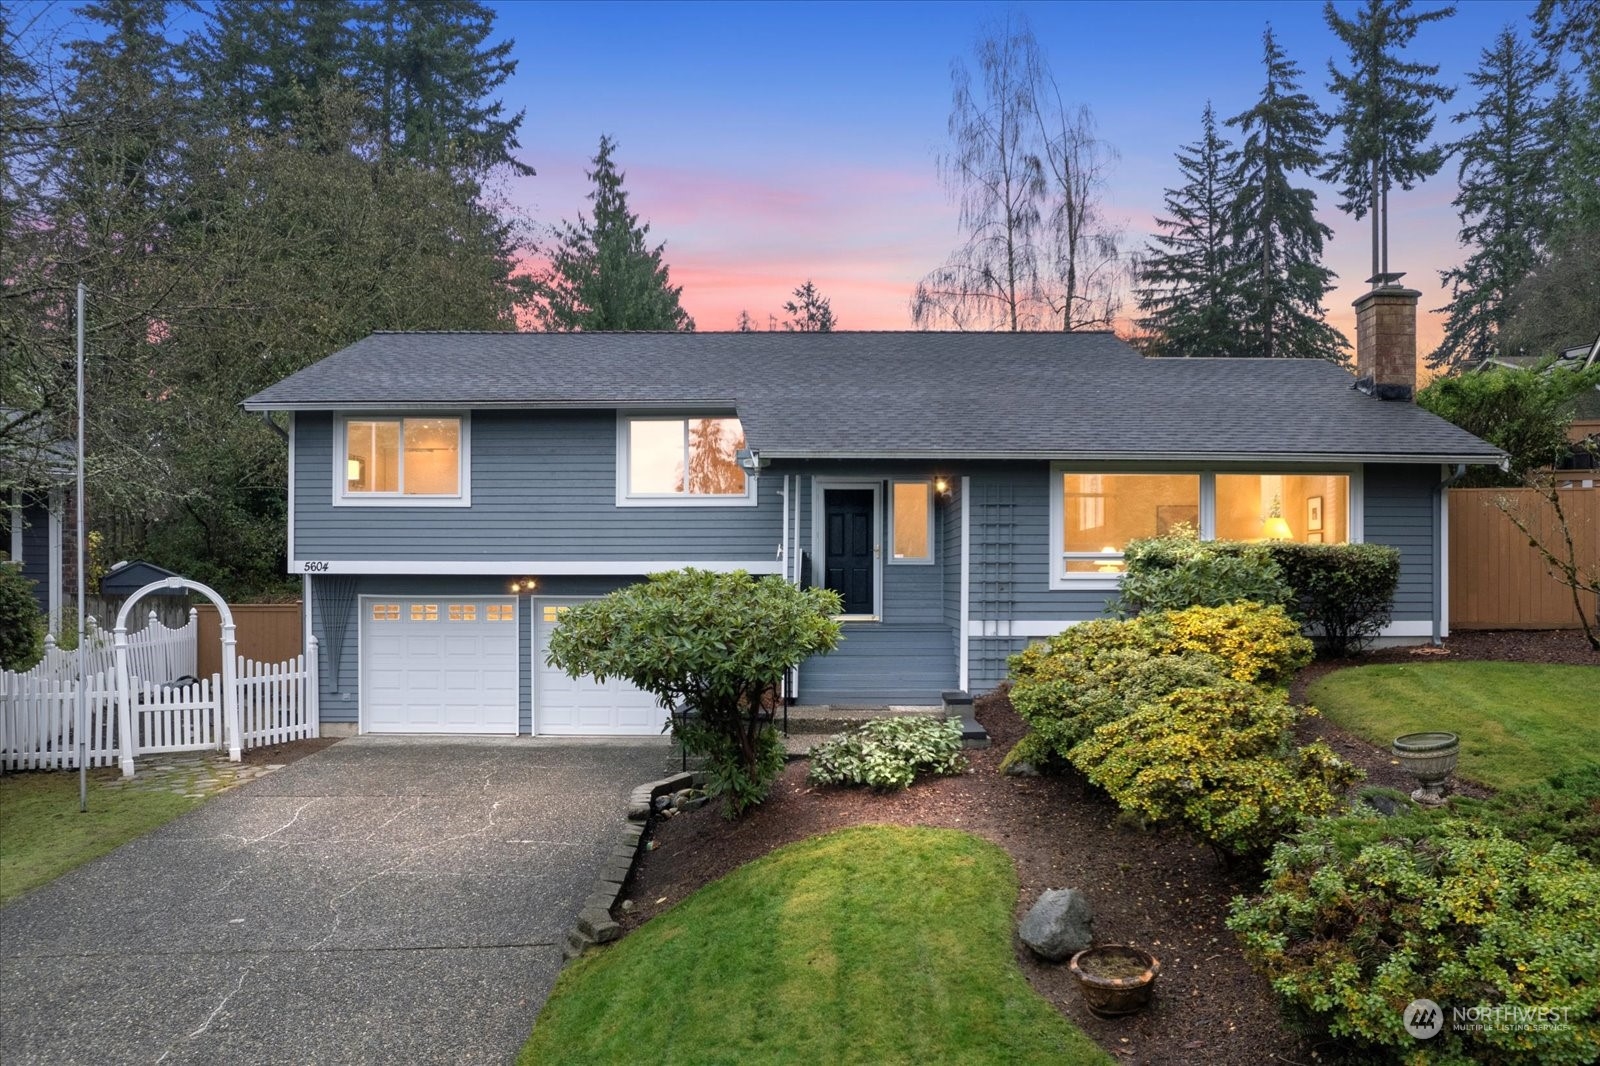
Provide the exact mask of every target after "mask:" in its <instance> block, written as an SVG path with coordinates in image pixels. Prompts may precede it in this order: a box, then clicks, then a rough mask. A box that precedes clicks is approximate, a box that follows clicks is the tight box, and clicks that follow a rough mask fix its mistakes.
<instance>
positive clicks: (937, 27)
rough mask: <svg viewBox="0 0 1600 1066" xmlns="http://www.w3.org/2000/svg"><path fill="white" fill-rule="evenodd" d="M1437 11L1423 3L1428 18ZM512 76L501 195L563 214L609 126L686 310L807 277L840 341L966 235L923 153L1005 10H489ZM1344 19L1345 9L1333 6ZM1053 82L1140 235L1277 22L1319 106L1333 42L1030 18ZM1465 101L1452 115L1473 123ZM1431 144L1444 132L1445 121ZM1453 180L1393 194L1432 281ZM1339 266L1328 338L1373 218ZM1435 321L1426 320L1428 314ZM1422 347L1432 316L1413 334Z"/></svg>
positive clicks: (1427, 300)
mask: <svg viewBox="0 0 1600 1066" xmlns="http://www.w3.org/2000/svg"><path fill="white" fill-rule="evenodd" d="M1437 6H1440V5H1437V4H1432V3H1427V2H1423V3H1419V4H1418V7H1419V8H1421V9H1423V10H1427V9H1431V8H1433V7H1437ZM497 7H498V9H499V11H500V26H501V29H502V30H503V31H504V32H505V33H506V34H507V35H509V36H512V37H514V38H515V39H516V42H517V47H516V50H515V54H516V56H517V57H518V59H519V60H520V63H521V66H520V68H519V70H518V73H517V76H516V77H515V79H514V80H513V82H512V83H511V84H510V85H509V86H508V89H509V92H508V94H507V98H508V100H509V101H512V102H514V103H515V104H516V106H519V107H525V108H526V109H527V112H528V116H527V122H526V124H525V126H524V131H523V138H522V141H523V146H524V152H525V155H526V158H527V159H528V161H529V162H531V163H532V164H533V165H534V166H536V167H537V168H538V169H539V175H538V176H537V177H535V178H531V179H527V180H525V181H520V182H518V183H516V185H515V186H514V188H513V190H512V192H513V196H514V198H515V199H516V200H517V201H518V202H519V203H521V204H523V205H524V206H526V207H527V208H529V209H530V210H531V211H532V213H533V214H534V216H535V217H536V218H537V219H538V220H539V221H541V222H553V221H556V220H557V219H559V218H561V217H568V216H571V215H572V214H574V213H575V212H576V211H577V210H578V209H580V208H581V207H582V205H583V196H584V193H585V191H586V187H585V181H584V177H583V171H584V167H585V165H586V163H587V160H588V158H589V157H591V156H592V155H593V153H594V148H595V144H596V142H597V141H598V138H599V135H600V133H601V132H606V133H609V134H611V135H612V136H613V137H615V138H616V139H617V140H618V141H619V142H620V151H619V155H618V157H619V159H620V161H621V164H622V166H623V168H624V169H625V170H626V171H627V174H628V188H629V190H630V194H631V196H632V200H633V203H634V205H635V208H636V210H638V211H639V212H640V214H641V215H642V216H643V217H644V218H646V219H648V220H649V221H650V222H651V223H652V236H653V237H655V238H657V239H665V240H666V241H667V256H668V261H669V263H670V264H671V265H672V267H673V271H674V276H675V279H676V280H678V281H681V282H682V283H683V284H684V286H685V290H684V303H685V305H686V306H687V307H688V309H689V310H690V312H691V313H692V314H694V315H695V317H696V320H697V323H698V324H699V326H700V328H702V329H727V328H731V327H732V326H733V324H734V319H735V316H736V315H737V313H738V310H739V309H740V308H741V307H744V308H748V309H749V310H750V311H751V312H752V313H753V314H755V315H756V316H757V317H758V319H763V320H764V318H765V315H766V314H767V313H769V312H777V311H778V310H779V308H780V305H781V304H782V302H783V299H784V298H785V297H786V295H787V293H788V290H789V289H791V288H793V287H794V285H796V284H798V283H799V282H800V281H802V280H804V279H805V278H806V277H812V278H814V279H815V280H816V281H817V283H818V285H819V287H820V288H821V289H822V291H823V292H824V293H825V294H827V295H829V296H830V297H831V298H832V300H833V304H834V308H835V311H836V312H837V313H838V315H839V317H840V319H841V322H842V324H843V326H844V327H845V328H852V327H855V328H903V327H905V326H907V325H908V324H909V318H908V312H907V303H908V298H909V295H910V291H911V288H912V286H913V285H914V284H915V283H916V281H917V279H918V278H919V277H921V276H922V275H923V274H924V273H925V272H927V271H928V270H930V269H932V268H933V267H934V266H936V265H937V264H938V263H939V262H940V261H941V260H942V259H943V258H944V256H945V255H946V254H947V253H948V251H949V250H950V249H951V248H952V247H953V246H954V245H955V243H956V241H957V239H958V238H957V231H956V225H955V209H954V207H953V206H952V205H951V204H950V202H949V201H948V199H947V197H946V196H945V194H944V191H943V190H942V189H941V187H940V185H939V183H938V181H937V177H936V174H935V170H934V162H933V160H934V156H935V154H936V153H937V152H938V151H939V150H940V149H941V148H942V147H943V145H944V144H945V141H946V132H945V124H946V120H947V118H948V116H949V109H950V64H951V61H952V60H954V59H956V58H958V57H960V58H963V59H965V58H966V57H967V56H969V55H970V53H971V50H972V44H973V41H974V39H975V38H976V36H977V34H978V32H979V30H980V28H981V27H982V26H983V25H984V23H985V22H986V21H988V20H993V19H995V18H997V17H1003V15H1004V14H1005V12H1006V10H1007V7H1005V6H1003V5H996V4H973V3H949V4H850V3H834V4H738V3H725V4H631V3H627V4H603V5H597V4H565V3H548V4H547V3H504V4H500V5H497ZM1339 7H1340V9H1341V10H1342V11H1345V12H1346V13H1347V14H1352V13H1353V12H1354V10H1355V9H1356V5H1355V4H1351V3H1341V4H1340V5H1339ZM1532 8H1533V4H1532V3H1531V2H1526V3H1524V2H1490V0H1480V2H1476V3H1473V2H1468V3H1463V4H1461V5H1460V6H1459V10H1458V11H1457V14H1456V15H1455V17H1454V18H1452V19H1449V20H1446V21H1445V22H1443V23H1435V24H1432V25H1429V26H1427V27H1425V28H1424V30H1423V32H1422V34H1421V35H1420V36H1419V38H1418V40H1417V42H1416V44H1415V46H1414V49H1413V53H1412V54H1413V55H1414V56H1415V57H1417V58H1420V59H1423V60H1425V61H1428V62H1437V63H1440V64H1441V66H1442V68H1443V69H1442V71H1441V77H1442V78H1443V79H1444V80H1446V81H1447V82H1448V83H1450V84H1456V85H1462V86H1465V85H1466V73H1467V72H1468V71H1469V70H1470V69H1471V68H1472V67H1473V66H1474V65H1475V64H1476V62H1477V59H1478V55H1479V53H1480V52H1481V51H1482V49H1483V48H1485V47H1487V46H1488V45H1489V44H1490V42H1491V41H1492V39H1493V37H1494V35H1495V34H1496V33H1497V32H1498V31H1499V29H1500V28H1501V27H1502V26H1504V25H1506V24H1508V23H1515V24H1516V25H1518V27H1519V28H1522V29H1524V31H1525V29H1526V26H1527V17H1528V15H1529V13H1530V12H1531V11H1532ZM1011 9H1012V10H1020V11H1022V12H1024V13H1025V14H1026V15H1027V17H1028V19H1029V20H1030V21H1031V22H1032V24H1033V27H1034V31H1035V34H1036V36H1037V37H1038V39H1039V41H1040V43H1041V45H1043V47H1044V48H1045V50H1046V52H1047V53H1048V54H1049V56H1050V59H1051V62H1052V64H1053V66H1054V68H1055V71H1056V75H1057V78H1058V80H1059V81H1060V83H1061V86H1062V89H1063V92H1064V93H1065V94H1066V95H1067V96H1068V97H1069V98H1070V99H1073V100H1077V101H1081V102H1083V103H1086V104H1088V105H1089V107H1090V108H1091V109H1092V110H1093V112H1094V114H1095V117H1096V119H1097V121H1098V123H1099V127H1100V132H1101V135H1102V136H1103V137H1104V139H1106V140H1107V141H1109V142H1110V143H1111V144H1112V145H1114V146H1115V147H1116V148H1117V149H1118V151H1119V153H1120V156H1121V159H1120V161H1119V162H1118V164H1117V165H1116V167H1115V168H1114V169H1113V171H1112V173H1111V176H1110V186H1109V188H1108V190H1107V201H1108V203H1107V206H1108V209H1109V212H1110V213H1111V214H1112V215H1113V216H1114V217H1116V218H1118V219H1120V220H1122V222H1123V223H1124V225H1125V226H1126V229H1127V236H1128V239H1129V241H1130V242H1131V243H1142V242H1143V241H1144V240H1145V239H1147V238H1146V235H1147V234H1148V233H1149V232H1150V230H1151V228H1152V226H1153V218H1154V216H1155V215H1156V214H1157V213H1158V212H1159V211H1160V209H1161V196H1162V190H1163V188H1164V187H1165V186H1167V185H1169V184H1173V183H1175V182H1176V181H1177V171H1176V165H1175V163H1174V161H1173V153H1174V152H1175V150H1176V149H1177V148H1178V147H1179V145H1181V144H1183V143H1187V142H1189V141H1192V140H1193V139H1194V138H1195V136H1196V135H1197V132H1198V128H1199V116H1200V110H1201V108H1202V106H1203V104H1204V102H1205V100H1206V99H1208V98H1209V99H1211V100H1212V101H1214V103H1215V105H1216V108H1217V111H1218V113H1219V115H1231V114H1234V113H1237V112H1239V111H1242V110H1244V109H1245V108H1246V107H1248V106H1250V104H1251V102H1252V101H1253V100H1254V97H1255V95H1256V93H1257V91H1258V88H1259V84H1260V81H1261V77H1262V74H1261V33H1262V30H1263V28H1264V27H1265V25H1266V23H1267V22H1268V21H1269V20H1270V21H1271V23H1272V25H1273V28H1274V30H1275V31H1276V32H1277V34H1278V37H1279V40H1280V41H1281V42H1282V44H1283V45H1284V47H1285V48H1286V49H1287V50H1288V52H1289V53H1290V55H1291V56H1292V57H1293V58H1294V59H1295V60H1296V61H1297V62H1298V63H1299V64H1300V66H1301V68H1302V70H1303V71H1304V73H1305V85H1306V87H1307V88H1308V89H1309V90H1310V91H1311V92H1313V93H1314V94H1315V95H1316V96H1318V97H1319V98H1322V99H1324V100H1326V97H1327V94H1326V89H1325V83H1326V81H1327V62H1328V60H1329V58H1330V57H1332V56H1333V55H1334V54H1335V51H1336V42H1335V41H1334V39H1333V36H1332V33H1331V31H1329V30H1328V29H1327V27H1326V26H1325V25H1324V23H1323V19H1322V5H1321V4H1320V3H1273V4H1261V3H1075V4H1021V5H1014V6H1013V7H1012V8H1011ZM1468 100H1469V95H1468V92H1467V90H1466V89H1463V91H1462V92H1461V93H1460V94H1458V95H1457V97H1456V99H1455V100H1454V101H1452V103H1451V104H1450V105H1448V107H1449V111H1450V113H1454V112H1455V111H1458V110H1461V109H1463V108H1464V107H1465V106H1466V105H1467V103H1468ZM1436 133H1440V134H1443V135H1445V136H1450V135H1451V134H1450V132H1449V123H1448V122H1441V123H1440V124H1439V126H1438V127H1436ZM1454 193H1455V187H1454V169H1453V164H1452V165H1448V166H1447V169H1446V171H1444V172H1442V173H1441V174H1440V176H1439V177H1437V178H1435V179H1434V180H1433V181H1431V182H1430V183H1428V184H1426V185H1424V186H1422V187H1421V188H1419V189H1418V190H1416V191H1415V192H1412V193H1409V194H1404V193H1402V194H1397V196H1396V197H1395V199H1394V202H1393V211H1394V217H1393V220H1392V222H1391V237H1390V244H1391V260H1392V262H1393V264H1394V266H1395V267H1396V269H1405V270H1407V271H1409V272H1410V273H1409V275H1408V278H1407V281H1408V283H1411V284H1415V285H1418V286H1419V287H1420V288H1422V289H1423V291H1424V294H1425V295H1424V301H1423V305H1424V307H1437V306H1439V305H1440V304H1441V303H1442V302H1443V300H1444V299H1445V294H1444V292H1443V290H1442V289H1441V288H1440V286H1439V284H1438V280H1437V271H1438V270H1439V269H1440V268H1442V267H1446V266H1449V265H1451V263H1453V262H1454V261H1455V260H1456V258H1457V248H1456V243H1455V234H1456V230H1457V228H1458V222H1457V220H1456V217H1455V212H1454V209H1453V208H1452V207H1451V206H1450V200H1451V198H1452V197H1453V196H1454ZM1319 206H1320V207H1321V208H1322V214H1323V217H1324V221H1325V222H1327V223H1328V224H1329V225H1330V226H1332V227H1333V228H1334V230H1335V239H1334V241H1333V242H1332V244H1331V245H1330V246H1329V249H1328V253H1329V254H1328V262H1329V264H1330V265H1331V266H1333V267H1334V269H1336V270H1337V271H1338V272H1339V274H1340V280H1339V288H1338V289H1337V290H1335V292H1333V293H1331V294H1330V296H1329V300H1328V306H1329V310H1330V316H1331V318H1332V319H1333V321H1334V322H1335V323H1336V324H1339V325H1342V326H1343V325H1347V324H1348V321H1349V313H1348V312H1349V303H1350V301H1351V300H1352V299H1354V298H1355V296H1356V295H1358V294H1359V293H1360V291H1361V290H1362V287H1363V286H1362V284H1361V279H1364V278H1365V277H1366V276H1367V273H1368V269H1367V268H1368V258H1367V257H1368V254H1369V252H1368V245H1367V231H1366V226H1365V223H1354V222H1353V221H1352V220H1350V219H1348V218H1347V217H1346V216H1344V215H1342V214H1340V213H1339V212H1338V211H1337V210H1336V209H1335V207H1334V202H1333V199H1332V197H1331V195H1329V194H1328V193H1327V192H1326V191H1323V192H1322V193H1321V194H1320V195H1319ZM1425 317H1432V318H1435V319H1436V318H1437V317H1438V316H1425ZM1423 330H1424V338H1423V343H1424V345H1425V346H1426V345H1427V344H1428V343H1429V341H1428V338H1429V337H1431V336H1436V334H1437V332H1438V329H1437V326H1436V324H1435V325H1434V326H1433V327H1432V328H1430V324H1429V323H1426V322H1425V323H1424V324H1423Z"/></svg>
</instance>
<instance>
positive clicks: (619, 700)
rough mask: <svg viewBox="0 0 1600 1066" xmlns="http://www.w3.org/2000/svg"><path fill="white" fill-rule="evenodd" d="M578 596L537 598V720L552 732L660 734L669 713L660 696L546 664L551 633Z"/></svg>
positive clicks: (540, 726)
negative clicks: (580, 675) (566, 598)
mask: <svg viewBox="0 0 1600 1066" xmlns="http://www.w3.org/2000/svg"><path fill="white" fill-rule="evenodd" d="M578 602H581V601H579V600H546V599H540V600H538V601H536V606H535V610H536V611H537V612H538V613H537V614H536V615H534V635H533V639H534V642H535V643H534V656H533V662H534V688H533V723H534V729H535V731H537V732H539V733H546V734H550V735H553V736H575V737H601V736H655V735H657V734H659V733H660V732H661V727H662V725H663V724H665V723H666V720H667V712H666V711H665V710H663V709H662V707H661V706H660V704H658V703H657V702H656V698H655V697H654V696H652V695H650V693H648V692H646V691H644V690H643V689H641V688H637V687H635V686H634V685H632V684H631V683H629V682H627V681H623V680H621V679H620V678H615V677H613V678H608V679H607V680H606V682H605V683H604V684H601V683H600V682H598V681H596V680H595V679H594V678H592V677H589V676H587V675H586V676H584V677H579V678H571V677H568V676H567V675H566V673H565V672H564V671H562V670H560V669H559V668H557V667H554V666H550V665H548V664H546V662H545V653H546V652H547V651H548V649H549V646H550V632H551V631H552V630H553V629H555V627H556V622H557V621H558V620H559V619H560V618H561V612H562V611H564V610H566V609H567V608H568V607H570V606H572V605H573V604H574V603H578Z"/></svg>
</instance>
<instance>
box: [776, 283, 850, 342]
mask: <svg viewBox="0 0 1600 1066" xmlns="http://www.w3.org/2000/svg"><path fill="white" fill-rule="evenodd" d="M783 309H784V310H785V311H787V312H788V313H789V319H788V321H786V322H785V323H784V324H783V328H784V329H786V330H788V331H789V332H791V333H832V332H833V331H834V330H835V329H837V328H838V323H837V321H836V320H835V319H834V317H833V305H832V303H831V302H830V301H829V300H828V298H827V297H826V296H824V295H822V293H820V292H818V291H817V286H816V284H815V283H813V282H812V281H811V279H810V278H807V279H806V283H805V284H804V285H801V286H800V287H799V288H797V289H795V290H794V299H792V300H788V301H786V302H785V303H784V305H783Z"/></svg>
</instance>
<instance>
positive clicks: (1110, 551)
mask: <svg viewBox="0 0 1600 1066" xmlns="http://www.w3.org/2000/svg"><path fill="white" fill-rule="evenodd" d="M1100 551H1101V552H1102V553H1104V554H1106V555H1115V554H1117V549H1116V547H1115V546H1113V545H1110V544H1107V545H1106V546H1105V547H1104V548H1101V549H1100Z"/></svg>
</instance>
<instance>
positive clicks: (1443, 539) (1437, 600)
mask: <svg viewBox="0 0 1600 1066" xmlns="http://www.w3.org/2000/svg"><path fill="white" fill-rule="evenodd" d="M1466 476H1467V464H1466V463H1457V464H1456V472H1455V473H1453V474H1451V475H1450V476H1449V477H1446V478H1444V479H1443V480H1442V481H1440V482H1439V483H1438V484H1437V485H1435V486H1434V487H1433V528H1434V538H1433V612H1432V613H1433V646H1434V647H1436V648H1437V647H1438V646H1439V645H1441V644H1443V643H1444V627H1445V617H1444V616H1445V613H1446V612H1447V611H1448V610H1449V607H1450V605H1449V603H1448V597H1447V596H1446V590H1447V584H1446V583H1447V582H1448V581H1449V580H1450V575H1449V574H1448V573H1447V572H1446V570H1447V568H1448V567H1449V565H1450V528H1449V524H1448V523H1447V522H1446V518H1447V517H1448V516H1449V510H1450V504H1449V498H1448V497H1447V496H1446V495H1445V493H1447V492H1449V491H1450V486H1451V485H1454V484H1455V483H1456V482H1458V481H1460V480H1461V479H1462V478H1464V477H1466Z"/></svg>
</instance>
